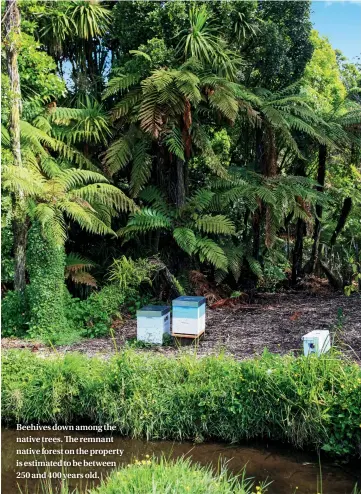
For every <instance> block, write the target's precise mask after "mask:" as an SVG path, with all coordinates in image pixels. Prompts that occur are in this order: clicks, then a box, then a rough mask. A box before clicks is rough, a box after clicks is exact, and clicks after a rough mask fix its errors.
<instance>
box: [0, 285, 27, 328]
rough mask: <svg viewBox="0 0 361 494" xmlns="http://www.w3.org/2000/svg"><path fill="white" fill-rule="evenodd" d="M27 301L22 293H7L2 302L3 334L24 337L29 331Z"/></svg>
mask: <svg viewBox="0 0 361 494" xmlns="http://www.w3.org/2000/svg"><path fill="white" fill-rule="evenodd" d="M27 316H28V310H27V307H26V299H25V297H24V295H23V294H21V293H20V292H13V291H9V292H7V293H6V294H5V295H4V296H3V297H2V300H1V334H2V336H3V337H5V338H6V337H8V336H17V337H23V336H24V335H25V333H26V330H27V329H28V326H27V323H28V317H27Z"/></svg>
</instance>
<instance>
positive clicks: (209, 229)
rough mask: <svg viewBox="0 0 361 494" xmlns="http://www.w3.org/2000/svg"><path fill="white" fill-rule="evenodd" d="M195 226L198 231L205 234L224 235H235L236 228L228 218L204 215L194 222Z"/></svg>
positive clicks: (219, 215) (220, 215)
mask: <svg viewBox="0 0 361 494" xmlns="http://www.w3.org/2000/svg"><path fill="white" fill-rule="evenodd" d="M194 225H195V226H196V228H197V229H198V230H200V231H201V232H204V233H216V234H224V235H233V234H234V233H235V226H234V223H233V221H231V220H230V219H229V218H227V216H224V215H222V214H218V215H216V216H211V215H208V214H207V215H204V216H200V217H199V218H197V219H196V220H195V221H194Z"/></svg>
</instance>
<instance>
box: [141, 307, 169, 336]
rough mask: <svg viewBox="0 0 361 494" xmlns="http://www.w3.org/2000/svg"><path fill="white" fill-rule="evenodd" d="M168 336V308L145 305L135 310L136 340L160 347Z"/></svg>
mask: <svg viewBox="0 0 361 494" xmlns="http://www.w3.org/2000/svg"><path fill="white" fill-rule="evenodd" d="M165 333H167V334H170V307H169V306H167V305H147V306H145V307H142V308H141V309H139V310H137V340H138V341H144V342H145V343H154V344H159V345H161V344H162V343H163V335H164V334H165Z"/></svg>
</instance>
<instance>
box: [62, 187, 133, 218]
mask: <svg viewBox="0 0 361 494" xmlns="http://www.w3.org/2000/svg"><path fill="white" fill-rule="evenodd" d="M71 195H72V196H73V197H79V198H81V199H84V200H85V201H88V202H89V203H90V204H92V205H93V204H94V203H95V202H97V203H100V204H103V205H104V206H107V207H109V208H115V209H116V210H118V211H134V210H135V209H136V206H135V204H134V202H133V201H132V200H131V199H129V197H127V196H126V195H125V194H124V193H123V192H122V191H121V190H120V189H118V188H117V187H114V185H111V184H108V183H95V184H89V185H85V186H84V187H81V188H79V189H75V190H73V191H72V194H71Z"/></svg>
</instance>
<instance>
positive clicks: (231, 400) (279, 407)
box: [2, 351, 361, 459]
mask: <svg viewBox="0 0 361 494" xmlns="http://www.w3.org/2000/svg"><path fill="white" fill-rule="evenodd" d="M69 388H70V389H71V390H72V393H69ZM2 407H3V411H2V413H3V419H4V421H5V422H6V423H8V424H14V423H19V422H22V423H25V424H26V423H46V424H51V423H58V424H59V423H74V422H76V421H78V420H81V421H82V422H84V423H91V424H105V423H111V424H113V425H116V426H117V430H118V431H119V433H120V434H123V435H125V436H132V437H142V436H144V437H146V438H147V439H159V438H162V439H173V440H197V441H200V440H202V439H217V440H223V441H227V442H236V441H242V440H247V439H252V438H257V437H258V438H264V437H268V438H270V439H272V440H278V441H286V442H288V443H291V444H292V445H294V446H296V447H307V448H308V449H319V448H323V449H324V450H326V451H328V452H329V453H330V454H332V455H334V456H336V457H340V458H343V459H344V458H346V457H347V456H352V455H354V456H357V455H358V454H359V447H360V442H361V429H360V407H361V371H360V368H359V366H358V365H356V364H351V363H349V362H347V361H344V360H342V359H341V358H340V357H339V356H337V355H336V354H334V353H328V354H326V355H321V356H320V357H316V356H314V355H311V356H310V357H303V356H302V357H298V358H295V357H293V356H284V357H280V356H275V355H271V354H269V353H267V352H265V353H264V354H263V355H262V357H260V358H257V359H254V360H247V361H242V362H237V361H235V360H233V359H230V358H226V357H224V356H218V357H217V356H210V357H204V358H202V359H197V358H196V357H195V356H190V355H183V356H180V357H179V358H177V359H173V358H171V359H170V358H168V357H164V356H156V355H154V354H149V353H148V354H144V353H139V354H136V353H132V352H129V351H126V352H122V353H120V354H118V355H116V356H114V357H113V358H112V359H110V360H104V359H97V358H96V357H92V358H87V357H85V356H81V355H79V354H69V353H67V354H66V355H64V356H56V357H54V358H51V359H42V358H38V357H37V356H36V355H33V354H31V353H30V352H25V351H7V352H6V353H5V355H4V357H3V361H2Z"/></svg>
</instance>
